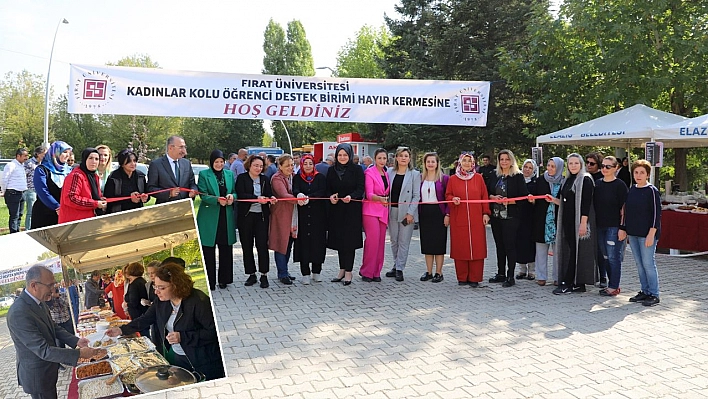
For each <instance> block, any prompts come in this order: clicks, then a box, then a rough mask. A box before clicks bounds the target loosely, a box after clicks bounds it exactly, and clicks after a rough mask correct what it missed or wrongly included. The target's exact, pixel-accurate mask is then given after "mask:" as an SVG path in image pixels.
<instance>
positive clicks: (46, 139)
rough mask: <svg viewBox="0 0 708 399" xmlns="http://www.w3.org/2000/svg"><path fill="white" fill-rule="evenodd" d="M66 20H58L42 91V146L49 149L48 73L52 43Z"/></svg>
mask: <svg viewBox="0 0 708 399" xmlns="http://www.w3.org/2000/svg"><path fill="white" fill-rule="evenodd" d="M68 23H69V21H67V20H66V18H62V19H60V20H59V23H58V24H57V29H56V30H55V31H54V40H52V52H51V53H49V68H48V69H47V85H46V87H45V89H44V146H45V147H46V148H49V73H50V72H51V71H52V57H53V56H54V43H56V41H57V33H59V26H61V24H68Z"/></svg>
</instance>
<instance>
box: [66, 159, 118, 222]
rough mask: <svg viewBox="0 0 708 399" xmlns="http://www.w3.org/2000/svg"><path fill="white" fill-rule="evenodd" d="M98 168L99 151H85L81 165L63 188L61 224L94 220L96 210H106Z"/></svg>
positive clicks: (68, 178) (72, 172)
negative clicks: (97, 172)
mask: <svg viewBox="0 0 708 399" xmlns="http://www.w3.org/2000/svg"><path fill="white" fill-rule="evenodd" d="M96 168H98V150H96V149H95V148H87V149H85V150H84V151H83V152H82V153H81V164H80V165H79V167H78V168H74V170H72V171H71V173H69V175H68V176H67V177H66V179H65V180H64V185H63V186H62V188H61V201H59V204H60V205H59V223H66V222H73V221H75V220H81V219H88V218H92V217H94V216H96V209H100V210H105V209H106V205H107V203H106V200H105V198H103V197H102V195H101V183H100V181H99V178H98V175H97V174H96Z"/></svg>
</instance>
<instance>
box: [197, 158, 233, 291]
mask: <svg viewBox="0 0 708 399" xmlns="http://www.w3.org/2000/svg"><path fill="white" fill-rule="evenodd" d="M224 161H225V159H224V154H223V153H222V152H221V151H220V150H214V151H212V152H211V154H210V155H209V168H208V169H204V170H202V171H201V172H199V185H198V186H199V193H200V194H199V195H200V197H201V200H202V201H201V203H200V204H199V213H197V226H198V228H199V239H200V241H201V243H202V252H203V253H204V265H205V266H206V270H207V278H208V280H209V289H211V290H212V291H213V290H214V289H215V288H216V287H215V286H216V284H217V282H218V284H219V288H222V289H224V288H226V286H227V285H228V284H231V283H233V282H234V254H233V245H234V243H235V242H236V226H235V219H234V208H233V206H232V205H233V203H234V199H235V198H236V187H235V182H234V175H233V172H231V171H230V170H227V169H224ZM216 247H219V273H218V275H217V273H216Z"/></svg>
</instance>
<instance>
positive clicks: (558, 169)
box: [543, 157, 565, 183]
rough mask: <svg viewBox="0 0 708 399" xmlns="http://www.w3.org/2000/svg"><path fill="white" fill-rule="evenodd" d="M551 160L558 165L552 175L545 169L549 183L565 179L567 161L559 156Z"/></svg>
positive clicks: (545, 176) (545, 175)
mask: <svg viewBox="0 0 708 399" xmlns="http://www.w3.org/2000/svg"><path fill="white" fill-rule="evenodd" d="M551 161H553V163H554V164H555V165H556V173H555V174H553V176H551V175H549V174H548V171H545V172H544V173H543V177H544V178H545V179H546V181H547V182H549V183H560V182H562V181H563V167H564V166H565V162H564V161H563V159H561V158H558V157H553V158H551Z"/></svg>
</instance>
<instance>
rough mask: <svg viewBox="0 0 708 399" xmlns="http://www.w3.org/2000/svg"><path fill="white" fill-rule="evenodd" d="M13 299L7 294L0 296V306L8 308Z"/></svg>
mask: <svg viewBox="0 0 708 399" xmlns="http://www.w3.org/2000/svg"><path fill="white" fill-rule="evenodd" d="M14 302H15V300H14V299H13V298H11V297H9V296H3V297H0V308H9V307H10V306H12V304H13V303H14Z"/></svg>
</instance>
